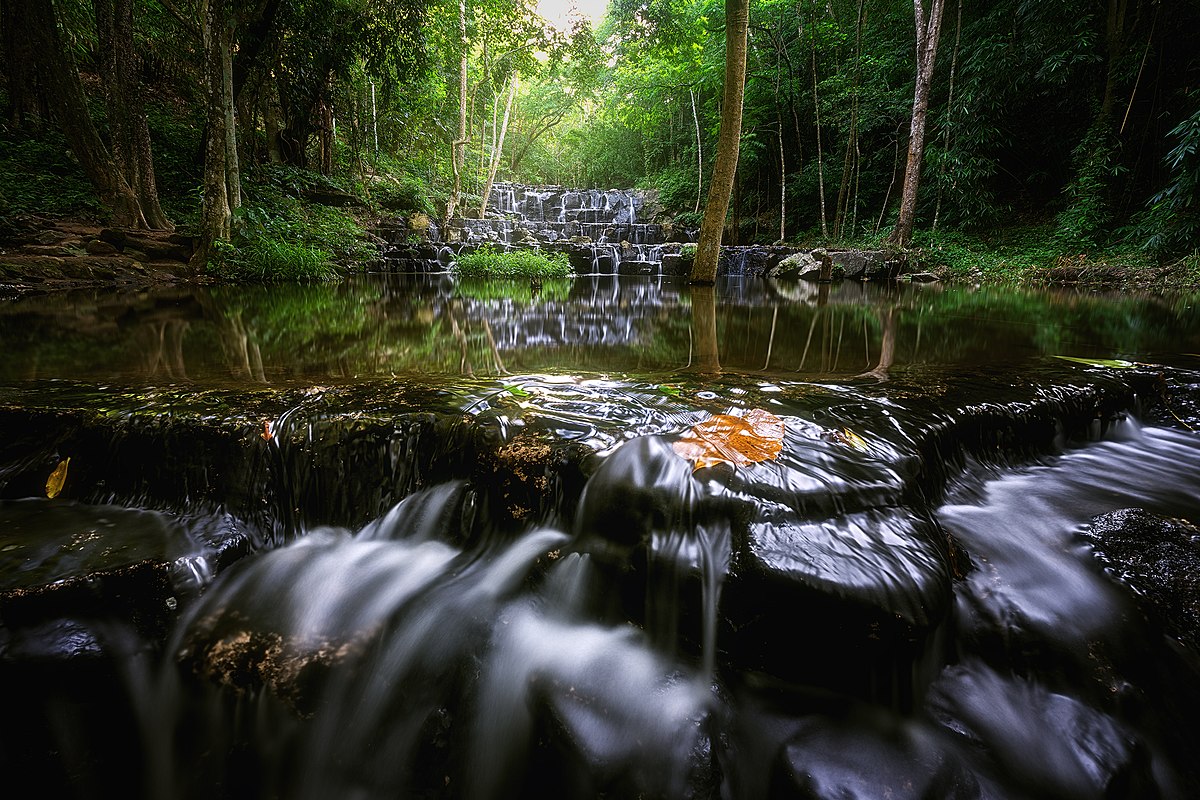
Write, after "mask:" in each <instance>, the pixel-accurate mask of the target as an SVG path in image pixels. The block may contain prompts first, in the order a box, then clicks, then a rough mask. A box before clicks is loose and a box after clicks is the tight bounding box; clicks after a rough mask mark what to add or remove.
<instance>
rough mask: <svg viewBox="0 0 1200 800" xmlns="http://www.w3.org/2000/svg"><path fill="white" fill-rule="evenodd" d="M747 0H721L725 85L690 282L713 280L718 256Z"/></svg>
mask: <svg viewBox="0 0 1200 800" xmlns="http://www.w3.org/2000/svg"><path fill="white" fill-rule="evenodd" d="M749 23H750V0H725V88H724V102H723V103H722V107H721V133H720V135H719V136H718V137H717V157H716V162H715V164H714V165H713V177H712V183H710V184H709V187H708V201H707V202H706V203H705V205H704V219H703V221H702V222H701V224H700V242H699V244H698V245H697V247H696V258H695V261H693V262H692V274H691V281H692V283H713V282H714V281H715V280H716V278H717V262H718V261H719V260H720V257H721V237H722V235H723V234H724V232H725V215H726V214H727V213H728V212H729V196H730V195H731V194H732V193H733V182H734V176H735V175H736V173H737V162H738V146H739V144H740V143H741V138H742V101H743V99H744V90H745V83H746V36H747V30H748V28H749Z"/></svg>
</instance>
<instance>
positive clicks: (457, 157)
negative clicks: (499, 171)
mask: <svg viewBox="0 0 1200 800" xmlns="http://www.w3.org/2000/svg"><path fill="white" fill-rule="evenodd" d="M458 46H459V50H460V52H459V59H458V136H456V137H455V138H454V141H453V142H451V143H450V165H451V168H452V169H453V170H454V186H453V188H451V190H450V198H449V199H448V200H447V201H446V219H445V221H446V222H449V221H450V220H451V218H453V217H454V214H455V212H457V210H458V199H459V197H460V196H461V195H462V173H463V168H464V167H465V166H466V162H467V56H468V55H469V53H468V52H467V2H466V0H458Z"/></svg>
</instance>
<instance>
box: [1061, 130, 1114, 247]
mask: <svg viewBox="0 0 1200 800" xmlns="http://www.w3.org/2000/svg"><path fill="white" fill-rule="evenodd" d="M1073 156H1074V161H1075V163H1076V165H1077V166H1076V168H1075V178H1074V180H1072V181H1071V183H1070V185H1069V186H1068V187H1067V199H1068V205H1067V208H1066V209H1065V210H1063V211H1062V212H1061V213H1060V214H1059V215H1058V230H1057V232H1056V235H1057V237H1058V239H1059V240H1060V241H1061V242H1062V243H1063V245H1064V246H1066V247H1068V248H1091V247H1095V246H1097V245H1099V244H1101V243H1103V242H1104V241H1105V240H1106V239H1107V236H1108V232H1109V231H1110V230H1111V228H1112V218H1113V213H1112V208H1111V206H1110V200H1109V195H1110V193H1111V189H1110V184H1111V183H1112V179H1113V177H1114V173H1115V172H1117V171H1118V167H1116V165H1115V161H1116V143H1115V142H1114V141H1113V136H1112V132H1111V131H1109V129H1108V121H1107V120H1105V119H1098V120H1097V121H1096V122H1095V123H1094V124H1093V125H1092V126H1091V127H1090V128H1089V129H1088V132H1087V135H1085V136H1084V138H1083V140H1082V141H1080V143H1079V145H1078V146H1077V147H1076V148H1075V152H1074V154H1073Z"/></svg>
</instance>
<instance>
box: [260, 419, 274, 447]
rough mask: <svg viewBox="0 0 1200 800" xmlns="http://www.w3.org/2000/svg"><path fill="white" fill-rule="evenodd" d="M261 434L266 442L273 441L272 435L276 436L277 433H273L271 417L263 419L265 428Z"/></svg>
mask: <svg viewBox="0 0 1200 800" xmlns="http://www.w3.org/2000/svg"><path fill="white" fill-rule="evenodd" d="M259 436H261V437H262V438H263V441H264V442H269V441H271V439H272V437H274V436H275V434H273V433H271V420H269V419H264V420H263V430H262V433H260V434H259Z"/></svg>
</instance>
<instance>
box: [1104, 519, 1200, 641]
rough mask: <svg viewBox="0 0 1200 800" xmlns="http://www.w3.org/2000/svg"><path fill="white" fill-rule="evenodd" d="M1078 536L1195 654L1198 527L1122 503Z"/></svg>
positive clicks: (1199, 611) (1199, 627) (1199, 606)
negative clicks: (1126, 506) (1124, 505)
mask: <svg viewBox="0 0 1200 800" xmlns="http://www.w3.org/2000/svg"><path fill="white" fill-rule="evenodd" d="M1083 535H1084V537H1085V538H1086V539H1087V540H1088V541H1089V542H1090V543H1091V545H1092V547H1093V548H1094V549H1095V552H1096V557H1097V559H1098V560H1099V561H1100V563H1101V564H1102V565H1103V566H1104V569H1105V572H1107V573H1108V574H1109V575H1111V576H1112V577H1113V578H1114V579H1115V580H1117V581H1118V582H1119V583H1121V584H1122V585H1124V586H1126V587H1128V588H1129V589H1130V590H1132V593H1133V595H1134V597H1135V599H1136V602H1137V604H1138V607H1139V608H1140V609H1141V611H1142V613H1144V614H1146V615H1147V616H1148V617H1150V618H1151V619H1153V620H1156V621H1157V622H1158V623H1159V624H1161V625H1162V626H1163V628H1164V629H1165V630H1166V632H1167V633H1168V634H1170V635H1171V636H1173V637H1175V638H1176V639H1178V640H1179V641H1180V642H1182V643H1183V644H1184V645H1185V646H1186V647H1188V648H1189V649H1190V650H1191V651H1192V652H1193V653H1195V654H1197V655H1200V527H1197V526H1196V525H1194V524H1193V523H1191V522H1188V521H1186V520H1180V519H1171V518H1168V517H1163V516H1160V515H1158V514H1154V513H1152V512H1149V511H1146V510H1144V509H1140V508H1125V509H1121V510H1119V511H1114V512H1112V513H1111V514H1103V515H1101V516H1099V517H1096V518H1095V519H1093V520H1092V522H1091V524H1090V525H1089V526H1088V527H1087V528H1086V529H1085V530H1084V532H1083Z"/></svg>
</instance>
